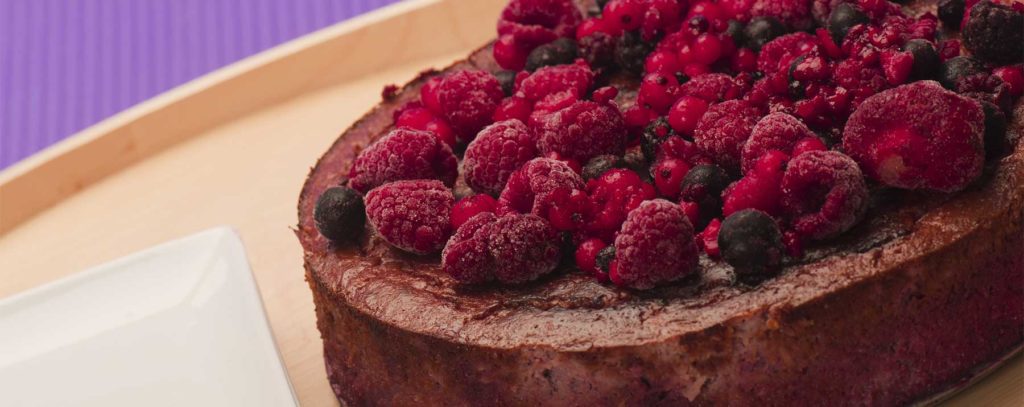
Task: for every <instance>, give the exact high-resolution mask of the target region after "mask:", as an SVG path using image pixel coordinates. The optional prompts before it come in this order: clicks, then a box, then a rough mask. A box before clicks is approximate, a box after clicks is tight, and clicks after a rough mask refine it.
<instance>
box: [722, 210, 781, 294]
mask: <svg viewBox="0 0 1024 407" xmlns="http://www.w3.org/2000/svg"><path fill="white" fill-rule="evenodd" d="M718 248H719V250H721V253H722V258H723V259H724V260H725V262H726V263H729V265H731V266H732V267H733V268H734V269H735V270H736V275H737V277H740V278H744V277H756V276H758V275H762V274H765V273H766V272H770V271H772V270H774V269H775V268H776V267H778V266H779V264H780V263H781V262H782V255H783V253H784V251H785V246H784V245H783V244H782V232H781V231H780V230H779V225H778V224H776V223H775V220H774V219H772V217H771V216H768V215H767V214H766V213H764V212H761V211H759V210H756V209H744V210H742V211H739V212H736V213H734V214H732V215H729V217H728V218H725V221H724V222H722V228H721V230H719V232H718Z"/></svg>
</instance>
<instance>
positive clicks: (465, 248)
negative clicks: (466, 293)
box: [441, 213, 498, 284]
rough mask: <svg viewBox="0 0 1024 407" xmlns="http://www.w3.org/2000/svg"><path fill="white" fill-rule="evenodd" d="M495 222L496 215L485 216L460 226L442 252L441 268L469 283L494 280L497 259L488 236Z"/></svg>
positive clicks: (458, 279)
mask: <svg viewBox="0 0 1024 407" xmlns="http://www.w3.org/2000/svg"><path fill="white" fill-rule="evenodd" d="M496 220H498V217H497V216H495V215H494V214H493V213H482V214H480V216H474V217H473V218H471V219H469V220H468V221H467V222H466V223H464V224H463V225H462V226H460V227H459V229H458V230H456V231H455V234H454V235H452V238H451V239H449V240H448V243H447V244H446V245H445V246H444V250H443V251H442V252H441V269H442V270H444V272H445V273H448V275H450V276H452V278H454V279H455V280H457V281H459V282H462V283H466V284H479V283H485V282H488V281H492V280H494V258H493V257H491V252H490V250H489V249H488V247H487V237H488V236H490V235H491V230H492V229H493V226H494V222H495V221H496Z"/></svg>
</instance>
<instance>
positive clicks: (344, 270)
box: [296, 0, 1024, 406]
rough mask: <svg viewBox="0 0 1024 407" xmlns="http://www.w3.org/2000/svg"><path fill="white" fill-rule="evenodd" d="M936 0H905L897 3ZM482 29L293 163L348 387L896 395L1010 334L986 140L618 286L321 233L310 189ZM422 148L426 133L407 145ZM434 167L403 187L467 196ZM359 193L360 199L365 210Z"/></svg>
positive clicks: (1012, 253) (1021, 224)
mask: <svg viewBox="0 0 1024 407" xmlns="http://www.w3.org/2000/svg"><path fill="white" fill-rule="evenodd" d="M614 1H620V0H613V2H614ZM513 3H524V2H513ZM526 3H528V2H526ZM542 3H543V2H542ZM551 3H558V2H557V1H556V2H551ZM753 3H755V4H760V3H761V2H757V1H755V2H753ZM780 3H786V4H788V3H787V2H780ZM812 3H813V6H814V9H813V11H814V14H815V15H817V14H819V13H820V11H819V10H818V8H819V7H832V8H835V7H838V6H835V5H834V4H833V3H839V2H838V1H832V2H829V1H825V2H819V1H814V2H807V4H812ZM822 3H824V5H823V4H822ZM945 3H947V2H943V7H948V5H947V4H945ZM865 7H866V6H865ZM935 7H936V5H935V4H934V3H933V2H915V3H913V4H912V5H911V6H910V8H909V9H908V10H911V11H908V13H915V14H919V13H921V12H924V11H932V10H935ZM592 9H593V5H592V4H589V3H586V2H585V4H584V5H583V6H582V10H584V12H588V11H587V10H592ZM754 9H755V10H757V6H756V5H755V7H754ZM605 12H606V13H607V12H608V11H607V9H606V11H605ZM810 13H811V9H808V15H807V16H806V21H804V20H799V19H798V20H796V21H789V20H786V19H781V18H780V19H779V21H781V22H782V24H785V25H789V26H790V27H791V28H790V30H795V29H808V28H809V27H812V26H814V25H815V24H820V23H814V22H813V21H812V20H821V19H822V18H820V17H819V18H814V17H812V15H811V14H810ZM963 13H964V11H961V12H960V15H963ZM967 13H968V14H969V13H970V10H969V9H968V10H967ZM836 14H840V13H834V12H833V13H832V16H833V17H835V16H836ZM937 14H939V15H940V17H942V16H944V15H945V14H949V13H948V12H940V13H937ZM784 15H786V16H790V15H792V13H789V14H784ZM826 16H828V14H826ZM840 17H841V16H840ZM945 20H946V19H943V23H945ZM779 21H775V22H773V23H778V22H779ZM585 24H586V23H583V25H585ZM805 24H806V26H803V25H805ZM967 24H973V22H971V21H969V22H967ZM752 25H753V24H752V23H748V26H747V27H748V28H749V27H750V26H752ZM581 26H582V25H581ZM500 27H501V26H500V25H499V30H500ZM794 27H795V28H794ZM829 28H831V27H829ZM847 28H849V27H847ZM747 31H750V30H747ZM577 33H578V31H577ZM833 34H834V33H833ZM627 35H628V34H627ZM847 35H852V34H847ZM944 35H947V36H950V38H953V37H952V35H953V34H950V33H947V34H944ZM563 36H564V35H563ZM621 42H622V41H621V40H620V44H619V46H622V44H621ZM498 43H499V44H500V43H501V40H500V39H499V41H498ZM494 46H495V45H494V44H491V45H488V46H485V47H483V48H481V49H479V50H477V51H475V52H473V53H472V54H471V55H470V56H469V57H468V58H467V59H466V60H464V61H460V62H456V63H455V64H453V65H451V66H450V67H448V68H446V69H444V70H443V71H440V72H435V71H428V72H425V73H423V74H422V75H420V77H418V78H416V79H415V80H413V81H412V82H410V83H408V84H406V85H405V86H404V87H402V88H401V89H400V90H399V91H397V92H393V93H389V94H387V95H386V97H385V100H384V101H383V102H381V103H380V104H379V105H378V106H377V107H375V108H374V109H373V110H372V111H371V112H369V113H368V114H367V115H365V116H364V117H363V118H362V119H360V120H359V121H358V122H356V123H355V124H354V125H353V126H352V127H351V128H349V129H348V130H347V131H345V132H344V133H343V134H342V135H341V137H339V139H338V140H337V141H336V142H335V143H334V145H333V146H332V147H331V148H330V149H329V150H328V151H327V152H326V153H325V154H324V156H323V157H321V158H320V159H319V161H318V163H317V165H316V167H314V169H313V170H312V172H311V173H310V175H309V178H308V179H307V180H306V183H305V186H304V188H303V191H302V195H301V197H300V200H299V206H298V215H299V224H298V230H297V232H296V233H297V235H298V238H299V240H300V242H301V243H302V246H303V249H304V251H305V270H306V279H307V281H308V282H309V285H310V288H311V289H312V292H313V298H314V302H315V304H316V313H317V326H318V328H319V330H320V332H321V336H322V338H323V343H324V360H325V364H326V368H327V374H328V378H329V380H330V382H331V385H332V387H333V389H334V391H335V393H336V395H337V396H338V399H339V400H340V401H341V402H342V403H343V404H346V405H524V406H525V405H904V404H910V403H914V402H918V401H922V400H928V399H930V398H931V397H932V396H933V395H935V394H939V393H942V392H944V391H946V390H948V389H952V388H957V387H959V386H962V385H963V383H966V382H968V381H970V380H971V379H972V377H973V375H974V374H976V373H977V372H978V371H980V370H982V369H984V368H985V367H987V366H989V365H991V364H992V363H994V362H995V361H998V360H1001V359H1003V358H1004V357H1006V356H1007V355H1009V354H1012V353H1014V352H1017V351H1019V350H1020V349H1021V345H1022V343H1024V329H1022V327H1024V146H1021V145H1016V146H1013V145H1012V144H1011V145H1010V147H1008V150H1007V152H1006V153H1005V154H1000V155H998V156H996V157H990V158H989V159H988V160H987V161H986V162H985V163H984V166H983V168H981V169H980V171H981V172H980V175H978V176H977V179H975V180H973V181H972V182H970V184H969V185H968V186H966V188H963V189H962V190H959V191H955V192H941V191H937V190H940V189H941V188H939V187H936V188H930V189H929V188H924V189H922V188H883V187H881V186H879V185H877V184H875V183H872V184H871V195H870V202H867V203H865V204H864V206H863V207H864V212H865V213H864V214H863V215H861V216H859V217H858V219H863V220H859V222H857V223H856V224H854V225H852V226H849V227H846V228H844V229H846V230H843V231H842V233H835V234H832V235H831V236H829V237H828V238H822V239H817V238H816V239H807V240H805V244H804V246H803V247H802V248H801V249H802V250H800V251H801V252H802V253H800V254H799V255H794V254H792V253H791V254H789V255H786V256H785V257H784V258H781V259H780V260H779V263H778V264H775V265H773V267H772V268H773V271H771V272H770V273H752V274H751V273H747V272H745V271H743V269H742V268H741V267H739V266H738V264H739V263H736V262H732V261H725V260H722V259H720V258H716V257H714V256H709V255H707V254H702V255H701V256H700V257H699V264H698V265H695V266H694V267H693V269H692V270H693V271H689V272H686V273H684V274H682V275H681V276H679V277H678V278H676V279H672V280H671V281H659V282H657V284H651V286H650V287H647V286H645V287H636V286H629V285H628V284H623V283H621V280H622V279H623V278H624V277H621V276H620V277H617V278H616V277H613V278H612V280H613V282H614V283H615V284H612V283H609V282H608V279H607V278H605V279H603V280H602V279H601V278H595V276H594V275H592V274H591V273H588V272H584V271H580V269H581V268H583V267H582V266H580V265H574V264H573V261H572V260H571V259H561V261H560V265H559V266H558V267H557V269H556V270H554V271H553V272H547V273H540V274H542V275H539V276H530V278H527V279H525V280H527V281H515V282H514V283H513V282H511V281H505V280H503V279H502V278H501V277H500V276H499V277H498V278H497V279H498V281H494V280H493V279H491V280H488V281H490V282H485V283H483V284H467V283H466V281H461V280H460V279H458V278H453V275H450V271H448V270H447V269H446V268H445V267H446V266H444V265H442V259H441V257H440V256H439V255H440V250H437V249H435V248H433V247H431V248H428V249H423V250H419V249H422V247H418V246H417V247H416V248H413V247H411V246H410V247H405V246H406V245H403V244H401V243H399V242H396V241H395V239H390V240H389V239H388V238H386V237H384V236H382V232H383V231H382V230H377V229H383V227H384V226H383V225H382V224H380V223H377V225H378V227H377V228H374V227H372V226H371V225H366V227H365V229H364V230H354V231H351V233H349V234H348V235H345V233H327V232H325V233H326V234H328V235H332V236H331V237H332V238H334V239H335V240H331V239H328V238H327V237H325V236H324V235H323V234H321V231H320V230H318V220H321V218H319V217H318V216H319V215H318V216H314V215H315V212H319V209H318V208H317V203H318V198H320V197H321V195H323V194H324V192H325V191H327V190H328V189H329V188H332V187H335V186H337V185H342V184H346V183H348V184H349V185H354V183H352V182H351V181H350V180H349V178H350V176H351V175H353V171H352V167H353V163H354V161H355V160H356V158H357V157H358V156H359V155H360V153H361V152H363V151H364V150H365V149H366V148H367V147H368V146H370V145H372V144H373V143H374V142H375V141H376V140H378V139H380V138H382V137H384V136H385V135H387V134H388V133H389V132H390V131H392V130H393V129H394V127H395V117H396V112H398V113H399V114H401V113H402V111H403V109H407V108H408V106H409V103H410V102H413V103H418V102H417V101H418V100H419V99H420V95H421V88H422V87H423V86H424V84H425V83H427V82H428V81H429V80H430V79H431V78H436V77H442V76H444V75H446V74H449V75H450V74H452V73H455V72H460V71H466V70H469V71H483V72H490V73H495V74H498V75H502V73H501V72H502V71H503V68H502V67H501V66H499V64H498V63H497V62H496V61H495V58H494V55H495V50H494V49H493V47H494ZM498 46H499V47H500V46H501V45H498ZM648 51H649V50H648ZM498 54H499V56H500V55H501V51H499V52H498ZM641 58H643V55H641ZM530 59H531V61H534V62H535V60H536V59H537V58H534V57H531V58H530ZM555 59H557V58H555ZM503 62H505V64H506V65H507V64H508V61H503ZM619 65H623V64H621V63H620V64H619ZM947 65H948V64H947ZM534 68H535V67H534ZM641 68H643V67H641ZM933 75H934V74H933ZM940 75H941V74H940ZM603 80H604V81H605V82H607V83H610V84H612V85H613V86H615V87H616V89H617V90H618V92H617V97H616V102H617V105H618V106H622V107H623V110H626V109H628V107H629V106H633V105H635V104H636V99H637V93H638V92H637V89H638V88H639V87H640V86H641V85H640V83H639V82H638V80H637V79H635V77H631V76H630V75H629V74H628V73H622V72H619V73H609V74H607V75H605V77H604V79H603ZM520 81H521V79H520V80H517V82H520ZM517 86H518V85H517ZM935 86H937V85H935ZM601 92H604V91H600V92H599V91H594V96H593V98H594V99H595V100H597V99H599V98H601V96H598V94H599V93H601ZM613 97H614V96H613ZM605 98H607V97H606V96H605ZM1017 99H1019V98H1017ZM865 103H871V102H865ZM1008 110H1009V112H1010V114H1009V115H1007V117H1008V118H1009V120H1008V121H1007V126H1006V130H1005V132H1000V134H999V135H998V136H1003V137H1002V138H1001V139H1006V140H1015V139H1017V138H1019V137H1020V135H1021V134H1024V102H1022V101H1020V100H1017V101H1016V102H1014V104H1013V105H1011V106H1008ZM851 120H857V119H851ZM450 121H451V122H453V123H451V124H453V126H452V127H456V128H457V127H459V126H458V125H455V124H454V121H453V120H450ZM627 121H629V120H628V119H627ZM628 125H629V124H627V126H628ZM989 127H990V128H991V126H989ZM847 128H849V127H847ZM816 130H818V129H816ZM630 131H631V132H633V133H636V132H637V130H636V129H633V130H630ZM454 132H455V133H456V134H459V133H462V132H461V131H460V130H458V129H456V130H455V131H454ZM819 133H820V132H819ZM458 137H460V138H461V137H464V136H462V135H459V136H458ZM428 143H429V142H428ZM456 143H462V140H460V141H457V142H456ZM463 144H464V143H463ZM830 144H831V143H830ZM989 145H990V144H987V145H986V146H989ZM432 148H439V147H436V146H433V145H425V146H424V147H417V151H427V150H429V149H432ZM445 148H446V147H445ZM833 148H834V149H840V148H839V147H836V146H835V145H833ZM637 149H639V147H636V148H634V149H633V150H634V151H636V150H637ZM442 150H443V148H442ZM850 150H855V148H847V149H845V152H846V153H847V154H850V155H853V156H856V152H855V151H850ZM804 154H805V155H806V154H811V153H804ZM627 155H628V154H627ZM793 155H794V157H795V156H797V154H796V153H794V154H793ZM818 155H821V154H818ZM787 158H788V156H787ZM794 160H795V158H794ZM864 160H866V159H858V162H859V163H862V164H861V165H862V166H864V165H865V164H863V162H864ZM736 165H737V168H736V170H730V171H729V172H730V174H734V172H733V171H738V170H739V167H740V165H739V163H737V164H736ZM793 165H795V164H793V162H791V163H790V166H793ZM438 172H440V170H438ZM584 172H586V171H584ZM883 176H884V174H883ZM443 178H445V177H444V176H439V177H438V178H437V181H432V183H431V184H430V185H429V186H428V187H422V186H421V187H418V188H421V189H424V188H426V189H429V188H434V189H439V190H445V188H446V186H445V185H446V184H447V185H448V186H452V185H454V190H455V195H456V196H458V197H463V196H467V195H470V194H471V192H470V188H469V187H468V186H467V185H466V180H465V179H464V177H463V175H459V176H458V178H457V179H456V180H445V179H443ZM449 181H450V182H449ZM890 181H892V180H886V181H884V182H890ZM359 182H365V179H363V180H360V181H359ZM417 182H419V181H417ZM510 182H511V181H510ZM648 182H656V180H655V181H648ZM892 182H900V181H892ZM936 182H938V181H936ZM421 183H423V182H421ZM408 185H412V184H408ZM934 185H939V184H934ZM403 186H405V184H403ZM413 186H415V185H413ZM357 189H359V188H357ZM376 191H378V190H376V189H375V190H374V191H371V192H370V193H369V194H368V195H366V200H367V205H366V211H367V213H368V214H370V216H371V218H373V216H374V215H375V214H377V213H376V212H374V210H375V209H373V208H374V207H375V206H380V205H386V203H381V202H379V201H381V200H382V199H384V198H383V197H381V198H378V197H376V196H371V195H373V194H377V195H383V194H384V192H388V191H384V192H376ZM424 196H426V195H424ZM339 199H340V198H339ZM425 199H426V198H425ZM661 202H665V201H661ZM360 203H361V201H360ZM446 205H448V206H447V207H446V208H450V202H449V203H447V204H446ZM728 205H729V203H726V206H728ZM641 208H646V207H645V206H641ZM357 209H358V211H360V214H361V213H362V212H361V211H362V209H363V207H362V206H361V205H359V206H358V208H357ZM346 210H348V209H346ZM339 216H340V215H339ZM446 216H447V215H446ZM631 216H632V214H631ZM480 217H481V215H477V217H475V218H473V219H479V218H480ZM315 218H316V219H315ZM771 218H777V216H773V217H769V218H768V219H771ZM446 219H447V218H446ZM629 222H630V220H627V224H628V223H629ZM469 223H472V221H470V222H469ZM469 223H467V224H469ZM693 223H694V224H693V225H692V226H691V222H689V221H687V222H685V224H686V226H689V227H690V230H689V233H690V234H691V235H693V234H694V233H696V232H699V231H700V230H699V229H697V230H694V228H695V227H697V226H698V225H697V224H696V223H707V222H704V221H699V222H693ZM359 224H360V225H361V224H362V219H360V220H359ZM321 226H323V225H321ZM423 227H426V226H423ZM700 228H704V225H700ZM322 229H323V228H322ZM325 230H330V229H325ZM431 230H433V229H431ZM459 230H460V232H459V233H457V234H456V237H454V238H452V239H453V240H456V239H457V238H459V235H460V234H461V229H459ZM622 233H625V232H624V231H623V232H622ZM716 233H717V232H716ZM719 236H720V237H719V238H718V239H719V240H718V242H722V240H721V239H722V237H721V235H719ZM444 237H445V239H444V240H447V235H444ZM697 238H698V239H699V238H700V234H697ZM614 241H615V243H617V244H620V245H621V244H622V243H621V240H617V239H614ZM418 242H419V241H417V242H415V243H418ZM441 243H442V246H444V244H443V243H444V241H441ZM411 244H412V243H411ZM452 244H453V243H452V242H451V241H449V242H448V245H452ZM400 247H401V248H404V249H405V250H403V249H400ZM701 247H702V248H703V249H705V251H708V248H707V247H706V246H705V245H703V244H702V245H701ZM414 249H415V250H414ZM716 249H717V248H716ZM786 249H787V251H788V250H789V249H790V248H789V247H787V248H786ZM618 250H619V254H618V256H619V257H617V258H618V259H620V260H621V259H622V258H623V257H622V256H624V255H623V254H622V253H621V252H622V251H623V248H622V247H619V249H618ZM723 250H730V249H725V248H723ZM447 251H448V249H446V253H447ZM709 253H710V252H709ZM612 255H613V256H615V254H612ZM563 257H571V256H563ZM598 257H600V256H598ZM531 260H534V261H536V262H541V263H542V262H544V261H545V258H544V256H542V255H540V254H537V255H536V256H534V257H531ZM623 273H624V272H623ZM506 283H507V284H506ZM638 288H643V289H638Z"/></svg>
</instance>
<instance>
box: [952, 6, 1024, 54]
mask: <svg viewBox="0 0 1024 407" xmlns="http://www.w3.org/2000/svg"><path fill="white" fill-rule="evenodd" d="M963 38H964V46H965V47H967V49H968V50H970V51H971V53H972V54H974V56H976V57H978V58H980V59H982V60H984V61H986V62H991V63H994V64H997V65H1006V64H1015V63H1019V62H1024V45H1022V44H1024V13H1022V12H1020V11H1016V10H1014V9H1013V8H1011V7H1009V6H1005V5H1002V4H998V3H995V2H992V1H990V0H983V1H982V2H980V3H978V4H975V5H974V7H971V11H970V16H969V17H968V18H967V24H966V25H965V26H964V29H963Z"/></svg>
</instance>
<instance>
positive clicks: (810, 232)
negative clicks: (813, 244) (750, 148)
mask: <svg viewBox="0 0 1024 407" xmlns="http://www.w3.org/2000/svg"><path fill="white" fill-rule="evenodd" d="M782 206H783V208H784V210H785V212H786V214H787V215H788V216H789V218H790V219H792V223H793V228H794V229H795V231H796V232H797V233H798V234H800V235H801V236H804V237H807V238H810V239H827V238H830V237H835V236H838V235H839V234H841V233H843V232H846V231H847V230H850V228H852V227H853V225H855V224H857V221H859V220H860V218H861V217H862V216H863V215H864V213H865V212H866V211H867V208H868V186H867V184H866V183H865V182H864V175H863V174H861V172H860V168H858V167H857V163H856V162H854V161H853V159H851V158H850V157H847V156H846V155H844V154H842V153H839V152H836V151H812V152H809V153H806V154H803V155H801V156H799V157H796V158H793V160H792V161H790V162H789V166H788V167H786V174H785V175H784V176H783V178H782Z"/></svg>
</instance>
